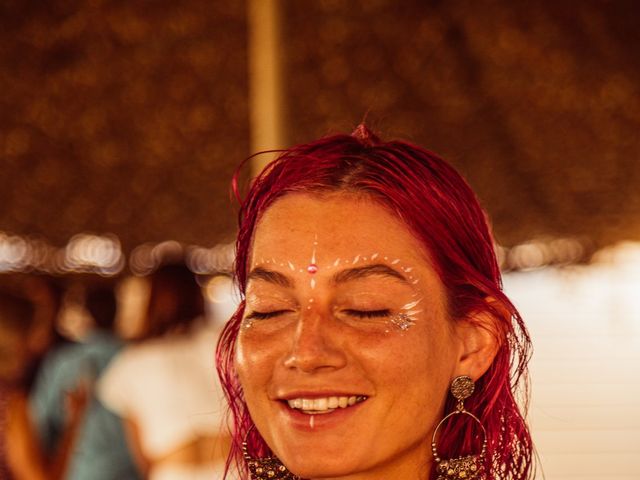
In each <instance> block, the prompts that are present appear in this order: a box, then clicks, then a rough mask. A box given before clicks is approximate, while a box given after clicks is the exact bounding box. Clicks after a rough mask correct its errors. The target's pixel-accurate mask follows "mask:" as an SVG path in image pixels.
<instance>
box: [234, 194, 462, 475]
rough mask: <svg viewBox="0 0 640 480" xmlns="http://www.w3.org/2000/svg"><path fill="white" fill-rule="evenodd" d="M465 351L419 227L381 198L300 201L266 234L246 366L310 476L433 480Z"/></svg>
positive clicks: (259, 398)
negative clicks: (439, 437)
mask: <svg viewBox="0 0 640 480" xmlns="http://www.w3.org/2000/svg"><path fill="white" fill-rule="evenodd" d="M461 348H462V347H461V341H460V340H459V338H458V335H457V333H456V327H455V326H454V324H453V322H451V321H450V320H449V319H448V317H447V313H446V300H445V291H444V287H443V285H442V283H441V282H440V280H439V277H438V276H437V274H436V273H435V271H434V270H433V268H432V267H431V266H430V264H429V260H428V258H427V255H426V253H425V252H424V250H423V248H422V247H421V245H420V244H419V243H418V242H417V240H416V239H415V238H414V237H413V235H412V234H411V232H410V231H409V230H408V229H407V227H406V226H405V225H404V224H403V223H402V222H400V221H399V220H398V219H396V218H395V217H394V216H393V215H391V214H390V213H389V212H388V211H387V210H386V209H385V208H383V207H381V206H380V205H379V204H377V203H375V202H373V201H371V199H367V198H362V197H356V196H353V195H349V194H332V195H329V196H312V195H307V194H290V195H288V196H285V197H283V198H282V199H280V200H279V201H277V202H276V203H275V204H274V205H273V206H271V207H270V208H269V209H268V210H267V211H266V212H265V214H264V215H263V217H262V219H261V220H260V222H259V223H258V225H257V228H256V231H255V236H254V240H253V245H252V248H251V252H250V265H249V276H248V283H247V290H246V309H245V313H244V319H243V324H242V327H241V329H240V334H239V337H238V344H237V350H236V368H237V371H238V375H239V377H240V381H241V383H242V387H243V389H244V393H245V398H246V402H247V405H248V407H249V411H250V413H251V417H252V419H253V420H254V422H255V424H256V427H257V429H258V431H259V432H260V434H261V435H262V437H263V438H264V440H265V441H266V442H267V444H268V445H269V447H271V449H272V450H273V451H274V453H275V454H276V455H277V456H278V457H279V458H280V459H281V460H282V462H283V463H284V464H285V465H286V466H287V467H288V468H289V469H290V470H291V471H292V472H293V473H295V474H297V475H300V476H302V477H304V478H312V479H315V478H349V479H356V478H357V479H366V478H375V479H380V478H407V479H410V478H427V474H428V472H429V468H430V466H429V465H430V462H431V452H430V444H431V434H432V432H433V429H434V427H435V424H436V423H437V422H438V421H439V419H440V418H441V417H442V410H443V404H444V400H445V398H446V394H447V390H448V387H449V384H450V381H451V380H452V378H454V376H455V375H457V374H458V373H464V372H458V368H459V358H460V356H461Z"/></svg>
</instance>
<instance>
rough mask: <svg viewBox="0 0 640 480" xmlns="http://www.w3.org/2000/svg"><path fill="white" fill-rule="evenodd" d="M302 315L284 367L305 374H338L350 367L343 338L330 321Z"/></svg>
mask: <svg viewBox="0 0 640 480" xmlns="http://www.w3.org/2000/svg"><path fill="white" fill-rule="evenodd" d="M305 313H306V314H303V315H301V317H300V319H299V320H298V323H297V325H296V329H295V331H294V333H293V338H292V339H291V347H290V349H289V352H288V353H287V355H286V357H285V360H284V365H285V367H287V368H290V369H295V370H299V371H301V372H304V373H315V372H318V371H325V370H326V371H329V370H338V369H340V368H343V367H344V366H345V365H346V363H347V356H346V352H345V351H344V348H342V347H341V344H342V342H341V341H340V337H341V335H340V334H339V332H338V331H337V329H338V328H339V327H338V325H335V324H334V322H332V321H331V319H330V318H328V317H326V316H323V315H320V314H318V313H317V312H305Z"/></svg>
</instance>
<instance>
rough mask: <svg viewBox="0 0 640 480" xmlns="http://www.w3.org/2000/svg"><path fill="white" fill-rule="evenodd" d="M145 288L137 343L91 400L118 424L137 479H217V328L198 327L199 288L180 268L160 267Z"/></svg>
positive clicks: (220, 460)
mask: <svg viewBox="0 0 640 480" xmlns="http://www.w3.org/2000/svg"><path fill="white" fill-rule="evenodd" d="M149 281H150V294H149V302H148V308H147V312H146V318H145V321H144V324H143V326H142V328H141V331H140V333H139V335H138V343H137V344H135V345H132V346H129V347H127V348H126V349H125V350H123V351H122V353H121V354H119V355H118V356H117V357H116V358H115V360H114V361H113V363H112V365H110V367H109V368H108V370H107V371H106V373H105V375H104V376H103V378H102V379H101V380H100V382H99V386H98V392H99V397H100V399H101V400H102V401H103V402H104V404H105V405H106V406H107V407H108V408H110V409H111V410H113V411H114V412H115V413H116V414H118V415H120V416H121V417H123V419H124V423H125V428H126V430H127V440H128V442H129V445H130V447H131V450H132V452H133V453H134V456H135V458H136V460H137V462H138V466H139V468H140V470H141V471H142V472H143V474H144V475H145V478H149V479H151V480H183V479H184V480H197V479H208V480H211V479H213V478H220V477H221V472H222V471H223V466H224V458H225V455H226V450H227V448H228V438H227V435H226V433H221V432H222V429H221V408H222V407H221V400H222V392H221V389H220V386H219V383H218V379H217V376H216V373H215V366H214V350H213V346H214V345H215V342H216V339H217V336H218V333H219V328H218V327H217V326H216V325H215V324H213V323H211V322H207V321H206V319H205V315H204V302H203V296H202V292H201V289H200V287H199V285H198V283H197V282H196V279H195V277H194V274H193V273H192V272H191V271H190V270H189V269H188V268H186V267H185V266H184V265H173V264H172V265H164V266H161V267H159V268H158V269H157V270H156V271H155V272H153V273H152V274H151V276H150V278H149Z"/></svg>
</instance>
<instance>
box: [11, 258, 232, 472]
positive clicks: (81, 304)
mask: <svg viewBox="0 0 640 480" xmlns="http://www.w3.org/2000/svg"><path fill="white" fill-rule="evenodd" d="M198 280H199V279H198V278H196V277H195V276H194V274H193V273H192V272H191V271H190V270H188V269H187V268H186V267H185V266H184V265H183V264H180V263H169V264H164V265H162V266H159V267H158V268H157V269H156V270H155V271H153V272H152V273H151V274H150V275H148V276H146V277H130V278H117V279H116V278H105V277H99V276H97V275H96V276H92V275H88V274H85V275H75V276H73V277H52V276H46V275H40V274H34V273H31V274H24V273H23V274H6V275H2V276H1V278H0V426H2V430H1V431H2V435H1V436H0V479H2V480H4V479H10V480H40V479H47V480H48V479H50V480H56V479H73V480H88V479H90V480H134V479H152V480H192V479H193V480H198V479H205V478H206V479H209V480H210V479H212V478H220V477H221V476H222V471H223V470H224V462H225V459H226V452H227V449H228V447H229V439H228V437H227V434H226V429H225V428H224V427H223V423H224V418H223V412H224V409H223V397H222V392H221V389H220V386H219V381H218V377H217V374H216V372H215V345H216V341H217V336H218V334H219V332H220V330H221V328H222V325H223V324H224V322H225V321H226V319H227V318H228V316H229V315H230V314H231V312H232V311H233V309H234V308H235V304H234V299H233V296H232V294H231V292H232V287H231V282H230V280H229V279H228V278H226V277H219V278H218V279H217V281H215V282H212V281H211V280H208V283H207V287H208V288H215V289H217V290H218V291H217V292H213V294H212V296H211V295H209V296H208V297H205V296H203V289H202V288H201V286H200V283H199V282H198ZM210 293H211V292H210ZM212 297H213V301H212V300H211V298H212Z"/></svg>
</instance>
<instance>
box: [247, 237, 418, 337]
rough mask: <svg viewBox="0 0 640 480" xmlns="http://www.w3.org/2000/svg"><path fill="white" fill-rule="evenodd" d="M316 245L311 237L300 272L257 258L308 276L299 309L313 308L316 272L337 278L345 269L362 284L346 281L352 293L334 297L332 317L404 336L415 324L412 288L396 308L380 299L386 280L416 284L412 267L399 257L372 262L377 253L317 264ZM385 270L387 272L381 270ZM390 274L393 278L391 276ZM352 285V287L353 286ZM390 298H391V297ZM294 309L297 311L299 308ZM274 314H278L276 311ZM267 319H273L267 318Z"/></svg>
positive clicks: (292, 265)
mask: <svg viewBox="0 0 640 480" xmlns="http://www.w3.org/2000/svg"><path fill="white" fill-rule="evenodd" d="M318 243H319V242H318V236H317V235H315V236H314V241H313V245H312V248H311V254H310V258H309V263H308V265H307V266H306V268H304V269H303V268H298V267H297V265H296V264H295V262H293V261H292V260H289V259H287V260H282V261H281V260H280V259H276V258H271V259H270V260H267V261H266V262H265V261H264V259H261V262H262V263H264V264H266V265H278V266H280V267H283V266H284V267H285V268H286V270H288V271H290V272H294V273H295V272H297V273H303V274H306V275H307V276H308V277H309V289H310V294H309V298H308V300H307V303H306V306H305V308H304V309H302V310H306V311H309V310H312V308H313V305H314V302H315V297H314V292H315V291H316V288H317V285H318V280H317V274H318V272H320V271H321V270H322V271H325V272H326V273H330V274H331V275H333V276H335V275H341V274H342V272H344V271H345V270H349V272H356V274H355V276H356V277H358V278H360V279H365V280H366V282H365V283H363V282H362V281H360V282H354V281H349V282H346V284H347V285H348V286H349V287H350V288H351V289H352V290H353V289H355V290H354V291H353V292H352V293H351V294H344V295H342V296H340V295H338V296H337V299H338V300H339V301H337V302H334V303H335V304H334V305H332V307H331V313H332V314H333V316H335V317H336V318H340V319H342V320H343V321H345V322H347V323H349V324H351V325H354V324H359V325H360V326H361V327H363V328H365V327H366V328H367V329H372V328H373V329H375V328H383V331H384V333H390V332H391V331H392V330H393V331H396V332H401V333H404V332H407V331H408V330H409V329H411V327H413V326H414V325H415V324H416V322H417V321H418V317H419V315H420V313H421V312H422V310H421V309H417V308H416V307H417V305H418V304H419V303H420V301H421V298H419V295H418V294H417V292H416V291H415V288H412V290H411V299H410V300H409V301H407V302H406V303H404V304H402V305H400V306H398V307H393V305H390V303H394V302H388V301H386V300H385V298H384V297H385V294H386V295H388V293H389V292H388V288H389V287H388V286H387V284H388V283H389V280H390V279H391V281H392V283H393V282H396V281H398V280H402V281H403V282H405V283H407V284H408V285H411V286H412V287H413V286H415V285H417V284H418V283H419V279H418V278H416V277H415V276H414V275H413V273H412V272H413V270H414V268H413V267H412V266H406V265H404V264H403V262H402V261H401V259H399V258H394V259H393V260H391V261H390V260H389V257H387V256H384V257H382V258H383V259H384V262H382V263H380V261H378V262H376V260H377V259H378V258H380V254H379V253H378V252H374V253H371V254H357V255H355V257H353V259H341V258H336V259H331V260H330V261H328V262H326V264H325V263H324V262H320V261H319V257H318ZM358 264H360V265H358ZM254 267H255V265H254ZM385 268H386V269H387V270H385ZM363 272H364V273H363ZM394 275H396V276H397V277H394ZM343 276H344V275H343ZM385 276H386V277H389V276H390V278H386V279H382V278H378V281H374V280H372V279H374V278H376V277H385ZM347 277H348V275H347ZM338 278H340V277H338ZM385 282H386V283H385ZM358 283H359V284H358ZM352 284H355V285H356V286H355V287H354V286H353V285H352ZM390 297H391V298H394V296H393V295H391V296H390ZM394 300H395V298H394ZM294 310H296V311H297V310H300V309H294ZM268 313H269V312H268ZM273 313H274V312H270V314H273ZM275 313H278V312H277V311H276V312H275ZM273 316H277V315H273ZM268 318H273V317H271V316H270V317H268ZM255 320H256V318H245V322H244V326H245V327H246V328H250V327H252V326H253V325H254V322H255Z"/></svg>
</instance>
